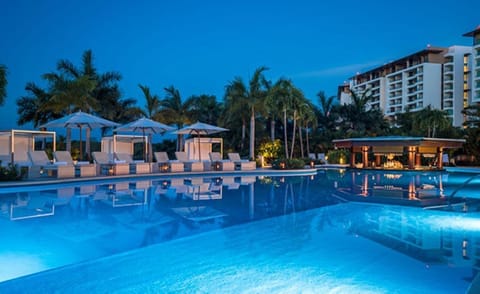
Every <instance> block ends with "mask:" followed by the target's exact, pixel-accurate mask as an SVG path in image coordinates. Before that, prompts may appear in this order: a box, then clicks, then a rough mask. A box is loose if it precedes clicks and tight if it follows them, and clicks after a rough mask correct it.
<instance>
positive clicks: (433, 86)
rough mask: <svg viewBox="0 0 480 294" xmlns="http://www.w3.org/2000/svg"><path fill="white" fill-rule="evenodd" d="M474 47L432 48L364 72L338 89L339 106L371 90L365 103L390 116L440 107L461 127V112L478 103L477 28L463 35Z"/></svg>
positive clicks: (479, 49) (479, 61) (479, 35)
mask: <svg viewBox="0 0 480 294" xmlns="http://www.w3.org/2000/svg"><path fill="white" fill-rule="evenodd" d="M464 36H471V37H473V39H474V45H473V47H470V46H451V47H448V48H442V47H435V48H434V47H430V46H428V47H427V48H426V49H424V50H421V51H418V52H415V53H413V54H411V55H408V56H405V57H403V58H400V59H398V60H395V61H393V62H390V63H387V64H385V65H383V66H380V67H377V68H374V69H372V70H369V71H367V72H364V73H357V74H356V75H355V76H354V77H351V78H350V79H349V81H348V82H347V83H345V84H344V85H342V86H340V87H339V91H338V98H339V99H340V103H341V104H349V103H351V98H350V91H354V92H355V93H364V92H365V91H369V94H370V95H371V96H372V98H373V99H372V101H371V102H370V103H369V107H371V108H377V109H381V110H382V112H383V113H384V115H385V116H386V117H387V118H389V119H394V118H395V116H396V115H397V114H399V113H404V112H407V111H409V112H416V111H419V110H422V109H423V108H425V107H427V106H430V107H431V108H432V109H441V110H444V111H445V112H446V113H447V114H448V116H449V117H450V118H451V120H452V125H453V126H456V127H460V126H462V124H463V122H464V121H465V118H464V115H463V114H462V110H463V109H464V108H465V107H467V106H468V105H470V104H472V103H480V28H477V29H476V30H475V31H473V32H470V33H467V34H465V35H464Z"/></svg>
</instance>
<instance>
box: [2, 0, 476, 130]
mask: <svg viewBox="0 0 480 294" xmlns="http://www.w3.org/2000/svg"><path fill="white" fill-rule="evenodd" d="M323 2H326V3H323ZM0 7H1V9H0V64H4V65H6V66H7V67H8V76H7V80H8V87H7V95H8V96H7V100H6V104H5V105H4V106H2V107H0V130H5V129H10V128H18V126H17V125H16V121H17V115H16V112H17V108H16V104H15V101H16V100H17V99H18V98H19V97H21V96H23V95H25V94H26V92H25V90H24V88H25V84H26V83H27V82H29V81H31V82H35V83H37V84H39V85H44V83H43V80H42V79H41V75H42V74H44V73H47V72H50V71H54V70H55V67H56V63H57V61H58V60H60V59H68V60H70V61H72V62H73V63H74V64H75V65H77V66H78V65H80V63H81V56H82V54H83V52H84V51H85V50H87V49H91V50H92V51H93V54H94V58H95V59H94V64H95V65H96V67H97V68H98V70H99V71H100V72H102V73H103V72H106V71H117V72H120V73H121V74H122V76H123V79H122V80H121V81H120V87H121V89H122V94H123V97H124V98H130V97H133V98H136V99H137V103H138V105H139V106H141V107H144V105H145V101H144V99H143V95H142V93H141V91H140V89H139V88H138V84H139V83H140V84H143V85H147V86H149V87H150V89H151V91H152V92H153V93H154V94H158V95H159V96H160V97H161V98H163V97H164V91H163V88H164V87H167V86H170V85H174V86H175V87H176V88H177V89H179V91H180V93H181V95H182V97H183V99H186V98H188V97H189V96H191V95H200V94H211V95H216V96H217V99H218V100H219V101H221V100H222V99H223V93H224V87H225V85H226V84H228V82H230V81H231V80H233V79H234V77H236V76H240V77H242V78H243V79H244V81H245V82H247V81H248V79H249V78H250V76H251V75H252V73H253V71H254V70H255V69H256V68H258V67H259V66H263V65H264V66H267V67H269V68H270V70H269V71H267V72H266V77H267V78H268V79H270V80H272V81H276V80H277V79H278V78H280V77H286V78H290V79H292V81H293V82H294V83H295V85H296V86H297V87H299V88H300V89H302V90H303V91H304V93H305V95H306V96H307V97H308V98H310V99H312V100H313V101H314V102H315V103H316V102H317V98H316V94H317V93H318V91H320V90H323V91H325V92H326V94H327V95H329V96H330V95H336V91H337V86H338V85H340V84H342V83H343V82H344V81H345V80H347V79H348V78H349V77H351V76H353V75H355V73H356V72H361V71H364V70H367V69H370V68H372V67H376V66H380V65H382V64H384V63H386V62H389V61H392V60H395V59H398V58H401V57H403V56H405V55H408V54H411V53H414V52H416V51H419V50H422V49H424V48H425V47H426V46H427V44H431V45H432V46H440V47H447V46H451V45H471V44H472V40H471V39H470V38H466V37H462V34H464V33H466V32H469V31H471V30H473V29H474V28H475V27H476V26H477V25H479V24H480V17H479V14H478V11H480V1H473V0H458V1H451V0H450V1H446V0H436V1H428V0H425V1H418V0H415V1H414V0H404V1H398V2H392V1H354V0H343V1H315V0H312V1H308V0H297V1H283V0H273V1H270V0H269V1H261V0H254V1H251V0H244V1H208V0H204V1H198V0H197V1H194V0H191V1H188V0H175V1H166V0H137V1H128V0H116V1H114V0H111V1H102V0H83V1H80V0H77V1H74V0H15V1H8V0H3V1H2V4H1V6H0ZM21 128H31V126H22V127H21Z"/></svg>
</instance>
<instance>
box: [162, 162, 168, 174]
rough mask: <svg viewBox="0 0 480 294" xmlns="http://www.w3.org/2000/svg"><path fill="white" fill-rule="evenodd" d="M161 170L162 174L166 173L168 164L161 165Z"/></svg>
mask: <svg viewBox="0 0 480 294" xmlns="http://www.w3.org/2000/svg"><path fill="white" fill-rule="evenodd" d="M161 169H162V172H164V173H166V172H168V164H166V163H163V164H162V168H161Z"/></svg>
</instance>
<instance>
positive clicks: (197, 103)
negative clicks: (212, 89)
mask: <svg viewBox="0 0 480 294" xmlns="http://www.w3.org/2000/svg"><path fill="white" fill-rule="evenodd" d="M185 104H186V105H188V113H189V116H190V119H191V121H201V122H205V123H207V124H211V125H216V124H217V123H218V119H219V114H220V113H221V112H222V105H221V103H219V102H217V98H216V97H215V96H213V95H205V94H204V95H200V96H196V95H194V96H191V97H189V98H188V99H187V101H185Z"/></svg>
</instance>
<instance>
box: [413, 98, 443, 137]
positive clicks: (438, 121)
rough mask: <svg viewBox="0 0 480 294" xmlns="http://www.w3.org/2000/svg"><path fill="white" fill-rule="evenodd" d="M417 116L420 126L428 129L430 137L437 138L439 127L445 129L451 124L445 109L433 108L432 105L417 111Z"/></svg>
mask: <svg viewBox="0 0 480 294" xmlns="http://www.w3.org/2000/svg"><path fill="white" fill-rule="evenodd" d="M415 117H416V121H417V124H418V126H419V127H420V128H422V129H424V130H425V129H426V130H427V137H429V138H435V136H436V133H437V129H443V128H446V127H448V126H450V125H451V122H450V120H449V119H448V117H447V113H446V112H445V111H443V110H439V109H432V107H431V106H430V105H428V106H427V107H425V108H424V109H422V110H420V111H419V112H417V113H416V115H415Z"/></svg>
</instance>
